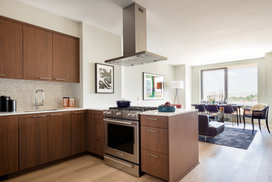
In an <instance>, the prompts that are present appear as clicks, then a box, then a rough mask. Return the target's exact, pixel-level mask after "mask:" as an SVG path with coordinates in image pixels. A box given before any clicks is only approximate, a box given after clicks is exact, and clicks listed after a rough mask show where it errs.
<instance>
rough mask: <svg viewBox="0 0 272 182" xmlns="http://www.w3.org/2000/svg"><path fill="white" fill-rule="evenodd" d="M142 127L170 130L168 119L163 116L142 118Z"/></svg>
mask: <svg viewBox="0 0 272 182" xmlns="http://www.w3.org/2000/svg"><path fill="white" fill-rule="evenodd" d="M141 125H142V126H151V127H156V128H168V118H167V117H163V116H148V115H142V116H141Z"/></svg>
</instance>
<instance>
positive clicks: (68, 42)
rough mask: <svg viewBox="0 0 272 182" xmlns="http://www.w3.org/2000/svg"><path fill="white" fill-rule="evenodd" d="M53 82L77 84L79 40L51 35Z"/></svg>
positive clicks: (56, 34)
mask: <svg viewBox="0 0 272 182" xmlns="http://www.w3.org/2000/svg"><path fill="white" fill-rule="evenodd" d="M53 80H55V81H64V82H79V39H78V38H75V37H71V36H68V35H64V34H59V33H53Z"/></svg>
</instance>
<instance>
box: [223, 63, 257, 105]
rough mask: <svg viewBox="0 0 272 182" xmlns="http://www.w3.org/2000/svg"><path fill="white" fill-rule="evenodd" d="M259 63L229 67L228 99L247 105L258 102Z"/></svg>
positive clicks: (230, 101) (231, 101)
mask: <svg viewBox="0 0 272 182" xmlns="http://www.w3.org/2000/svg"><path fill="white" fill-rule="evenodd" d="M257 77H258V76H257V65H250V66H244V67H237V68H229V69H228V97H229V98H228V101H229V103H238V104H245V105H254V104H256V103H257V102H258V82H257Z"/></svg>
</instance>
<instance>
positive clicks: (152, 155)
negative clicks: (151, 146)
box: [147, 154, 159, 158]
mask: <svg viewBox="0 0 272 182" xmlns="http://www.w3.org/2000/svg"><path fill="white" fill-rule="evenodd" d="M147 155H148V156H150V157H155V158H158V157H159V156H158V155H154V154H147Z"/></svg>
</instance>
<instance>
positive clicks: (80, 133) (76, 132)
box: [71, 111, 86, 154]
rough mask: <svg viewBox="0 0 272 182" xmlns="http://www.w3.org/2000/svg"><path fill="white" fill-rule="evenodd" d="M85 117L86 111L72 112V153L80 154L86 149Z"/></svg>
mask: <svg viewBox="0 0 272 182" xmlns="http://www.w3.org/2000/svg"><path fill="white" fill-rule="evenodd" d="M85 119H86V117H85V111H74V112H71V131H72V154H78V153H82V152H85V151H86V143H85V128H86V122H85Z"/></svg>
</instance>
